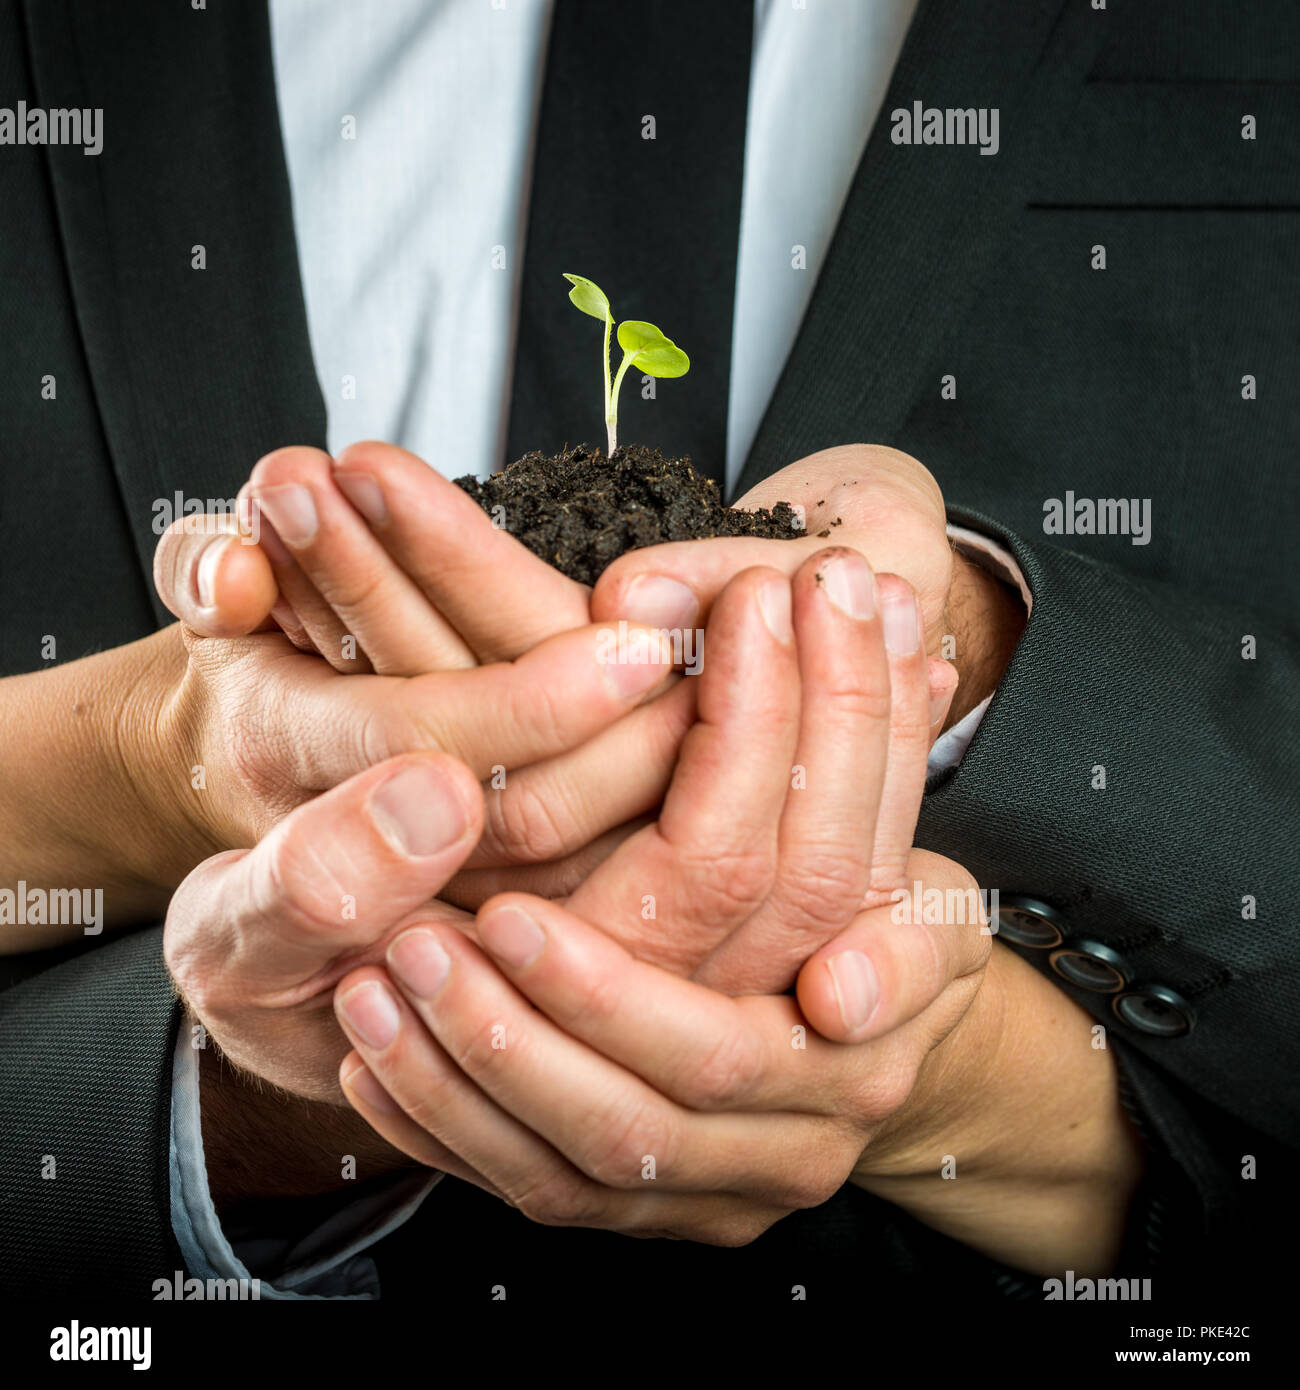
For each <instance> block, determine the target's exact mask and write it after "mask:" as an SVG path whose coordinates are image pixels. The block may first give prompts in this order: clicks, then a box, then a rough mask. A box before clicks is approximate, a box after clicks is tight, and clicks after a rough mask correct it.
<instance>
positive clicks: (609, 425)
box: [602, 314, 618, 458]
mask: <svg viewBox="0 0 1300 1390" xmlns="http://www.w3.org/2000/svg"><path fill="white" fill-rule="evenodd" d="M613 327H614V319H613V316H612V315H611V314H606V315H605V351H604V354H603V357H602V360H603V362H604V364H605V435H606V442H607V443H608V446H609V453H608V454H607V455H606V457H607V458H608V457H612V456H613V453H614V445H615V444H616V443H617V440H618V412H617V410H615V408H614V397H613V393H612V392H611V390H610V385H609V334H610V330H611V329H612V328H613Z"/></svg>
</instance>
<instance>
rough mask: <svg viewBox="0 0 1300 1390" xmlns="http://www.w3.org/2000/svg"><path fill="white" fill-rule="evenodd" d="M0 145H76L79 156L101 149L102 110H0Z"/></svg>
mask: <svg viewBox="0 0 1300 1390" xmlns="http://www.w3.org/2000/svg"><path fill="white" fill-rule="evenodd" d="M0 145H80V146H81V152H82V154H99V152H100V151H101V150H102V149H103V148H104V108H103V107H102V106H86V107H78V106H73V107H70V108H65V107H56V108H54V109H47V108H45V107H43V106H28V105H27V103H26V102H25V101H20V102H19V103H18V105H17V106H16V107H15V106H0Z"/></svg>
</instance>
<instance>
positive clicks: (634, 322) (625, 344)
mask: <svg viewBox="0 0 1300 1390" xmlns="http://www.w3.org/2000/svg"><path fill="white" fill-rule="evenodd" d="M564 278H565V279H566V280H570V281H572V282H573V288H572V289H571V290H570V291H569V298H570V299H571V300H572V301H573V303H574V304H575V305H576V306H577V307H578V308H579V309H581V310H582V312H583V313H584V314H590V315H591V317H592V318H593V319H600V320H601V321H602V322H603V323H604V325H605V351H604V353H603V354H602V359H603V363H604V368H605V429H606V432H607V434H608V440H609V457H610V458H613V457H614V450H615V449H616V448H617V447H618V393H619V389H620V388H621V387H622V385H623V378H624V377H625V376H626V375H627V369H628V368H629V367H639V368H640V370H641V371H643V372H644V373H645V374H646V375H647V376H659V377H672V376H685V375H686V373H687V372H688V371H689V370H690V366H691V359H690V358H689V357H687V355H686V354H685V353H684V352H683V351H682V350H681V348H679V347H678V346H677V344H676V343H675V342H673V340H672V339H671V338H665V337H664V335H663V334H662V333H661V332H660V331H659V330H658V329H657V328H656V327H655V326H654V324H652V323H643V322H642V321H641V320H640V319H624V321H623V322H622V323H620V324H619V326H618V345H619V347H621V348H622V349H623V360H622V362H620V363H619V367H618V372H617V373H616V375H615V377H614V380H613V383H612V384H611V382H610V379H609V334H610V330H611V329H612V328H613V327H614V315H613V312H612V311H611V310H610V307H609V298H608V296H607V295H606V294H605V291H604V290H602V289H601V288H600V286H599V285H594V284H592V282H591V281H590V280H586V279H584V278H583V277H582V276H581V275H570V274H568V272H567V271H566V272H565V276H564Z"/></svg>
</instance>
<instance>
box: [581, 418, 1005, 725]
mask: <svg viewBox="0 0 1300 1390" xmlns="http://www.w3.org/2000/svg"><path fill="white" fill-rule="evenodd" d="M779 501H786V502H789V503H790V504H791V505H792V506H796V507H802V508H803V509H804V515H805V518H806V525H807V531H808V535H807V537H806V538H804V539H801V540H794V541H791V540H780V541H774V540H763V539H758V538H753V539H751V538H748V537H720V538H717V539H713V540H699V541H680V542H675V543H672V544H668V545H659V546H651V547H649V548H647V549H644V550H634V551H631V552H629V553H628V554H626V555H623V556H620V557H619V559H617V560H616V561H614V563H613V564H612V565H610V566H609V568H608V569H607V570H606V571H605V573H604V574H603V575H601V577H600V579H599V581H598V582H597V584H596V587H595V589H594V590H593V591H592V596H591V613H592V616H593V618H595V619H599V620H604V621H613V620H615V619H618V618H626V619H628V620H629V621H633V622H645V623H648V624H649V625H651V626H653V627H662V628H669V629H672V628H678V627H690V626H692V625H694V624H696V623H699V622H702V621H703V620H704V618H705V617H706V615H707V613H708V611H709V607H710V605H711V604H712V602H713V600H714V598H715V597H716V595H717V594H718V592H719V591H720V590H721V588H722V586H723V585H724V584H725V583H726V582H727V581H728V580H729V579H731V578H732V576H734V575H735V574H737V573H739V572H740V571H741V570H742V569H744V568H746V567H747V566H749V565H771V566H773V567H774V568H776V569H779V570H781V571H782V572H783V573H786V574H791V573H793V572H794V570H795V569H797V568H798V566H799V565H801V564H802V563H803V562H804V560H805V559H806V558H807V557H808V555H809V554H811V553H813V552H815V551H816V550H818V549H820V548H821V547H822V546H824V545H827V544H832V543H833V544H838V545H845V546H851V547H852V548H853V549H855V550H859V551H861V552H862V554H864V555H865V556H866V557H867V559H868V560H869V561H870V562H871V566H872V568H873V569H874V570H875V571H876V572H877V573H881V572H888V573H893V574H898V575H900V576H901V577H902V578H904V579H906V580H907V581H908V583H909V584H911V585H912V587H913V588H914V589H915V590H916V595H917V599H918V601H919V603H920V605H921V615H922V621H923V624H924V629H925V641H926V650H927V651H928V652H929V653H930V654H931V655H938V654H939V653H940V647H941V639H942V638H943V637H944V636H945V635H951V636H952V637H953V639H954V641H953V647H952V648H949V649H947V650H945V651H944V652H943V655H946V656H952V657H953V660H954V663H955V665H956V667H957V670H958V673H959V675H960V684H959V687H958V690H957V694H956V696H955V697H954V699H953V700H952V702H951V707H950V710H949V713H948V722H949V723H954V722H956V720H958V719H960V718H961V717H962V716H963V715H965V714H966V713H967V712H968V711H969V710H971V709H973V708H974V707H975V705H977V704H978V703H979V702H980V701H981V700H983V699H984V698H985V697H986V696H988V695H989V694H991V693H992V691H993V690H994V689H995V687H996V686H997V683H998V679H999V678H1000V676H1001V674H1002V671H1003V669H1004V668H1005V666H1006V663H1007V661H1008V660H1009V659H1010V655H1011V653H1012V651H1014V649H1015V645H1016V642H1017V641H1018V640H1019V637H1020V633H1021V630H1022V629H1023V627H1024V614H1023V610H1022V608H1021V606H1020V604H1019V601H1018V599H1016V598H1015V597H1013V596H1012V595H1011V594H1010V593H1009V592H1008V591H1006V590H1005V589H1004V588H1003V586H1001V585H1000V584H999V583H998V582H997V581H996V580H995V579H994V578H993V577H992V576H991V575H989V574H988V573H987V571H985V570H984V569H982V568H981V567H980V566H978V565H975V564H973V563H971V562H970V561H968V560H966V559H964V558H963V557H962V556H961V555H960V554H959V553H957V552H955V551H954V550H953V548H952V546H951V545H950V543H949V541H948V538H947V533H946V529H945V521H946V518H945V512H944V503H943V495H942V493H941V492H940V489H939V485H938V483H937V482H936V481H935V479H934V477H933V476H932V475H931V474H930V472H929V471H928V470H927V469H926V468H925V467H924V466H923V465H922V464H921V463H919V462H918V461H917V460H916V459H914V458H911V457H910V456H909V455H907V454H904V453H901V452H900V451H899V450H897V449H890V448H885V447H883V446H879V445H863V444H850V445H842V446H839V447H837V448H833V449H823V450H822V451H820V452H819V453H816V454H810V455H809V456H808V457H807V458H803V459H799V460H798V461H797V462H795V463H792V464H790V465H789V466H788V467H786V468H783V469H781V470H780V471H779V472H777V473H773V474H772V475H771V476H770V477H768V478H765V479H764V480H763V481H762V482H761V483H759V484H758V485H757V486H756V487H754V488H752V489H751V490H750V491H749V492H748V493H746V494H745V496H744V497H742V498H740V499H739V501H738V502H737V503H736V504H735V505H736V506H739V507H747V508H757V507H770V506H773V505H774V504H775V503H776V502H779Z"/></svg>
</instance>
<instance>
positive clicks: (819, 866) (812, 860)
mask: <svg viewBox="0 0 1300 1390" xmlns="http://www.w3.org/2000/svg"><path fill="white" fill-rule="evenodd" d="M864 860H865V856H864V855H863V854H862V853H861V850H860V849H859V850H856V851H853V852H850V853H845V854H820V855H815V856H809V855H798V856H795V858H794V860H793V861H792V862H791V863H789V864H788V865H783V866H782V870H781V876H780V880H779V893H780V898H781V903H782V906H783V908H784V911H783V912H782V914H781V920H782V924H783V925H784V926H786V927H788V928H795V929H798V928H800V927H803V928H805V929H807V928H811V929H812V930H813V931H815V932H818V933H821V932H834V931H838V930H839V929H840V928H841V927H843V926H846V925H847V924H848V922H849V921H850V920H851V919H852V917H853V916H854V914H855V913H856V912H857V910H858V907H859V905H860V904H861V902H862V897H863V894H864V893H865V892H866V891H867V886H868V883H869V880H870V868H869V866H868V865H867V864H865V863H864V862H863V861H864Z"/></svg>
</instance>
